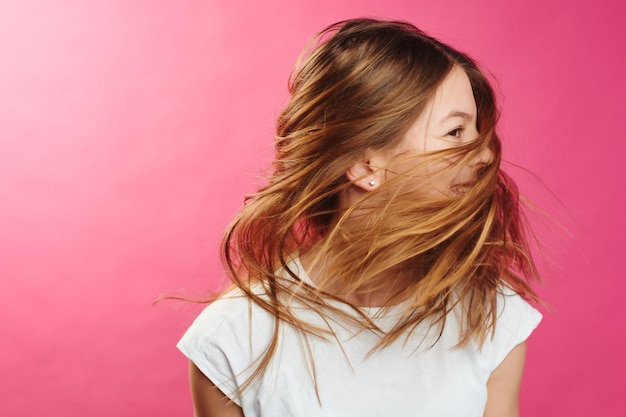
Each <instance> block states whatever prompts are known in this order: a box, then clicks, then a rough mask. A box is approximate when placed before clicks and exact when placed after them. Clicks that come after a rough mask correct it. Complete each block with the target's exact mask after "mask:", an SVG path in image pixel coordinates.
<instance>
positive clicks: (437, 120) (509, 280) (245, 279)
mask: <svg viewBox="0 0 626 417" xmlns="http://www.w3.org/2000/svg"><path fill="white" fill-rule="evenodd" d="M290 93H291V99H290V101H289V103H288V105H287V107H286V108H285V109H284V111H283V112H282V114H281V115H280V117H279V119H278V124H277V136H276V158H275V161H274V164H273V173H272V175H271V176H270V178H269V181H268V184H267V186H265V187H263V188H262V189H260V190H259V191H258V192H257V193H256V194H254V195H252V196H250V197H248V198H247V201H246V204H245V206H244V208H243V209H242V210H241V212H240V213H239V214H238V216H237V217H236V218H235V220H234V221H233V222H232V224H231V225H230V227H229V229H228V230H227V232H226V235H225V238H224V242H223V247H222V254H223V260H224V264H225V267H226V270H227V272H228V274H229V276H230V278H231V280H232V281H233V283H234V285H233V287H232V288H231V289H229V290H228V291H227V292H225V293H224V294H222V295H221V296H220V297H219V298H218V299H217V300H215V301H214V302H213V303H212V304H211V305H210V306H209V307H207V308H206V309H205V310H204V311H203V312H202V313H201V315H200V316H199V317H198V318H197V319H196V321H195V322H194V324H193V325H192V326H191V327H190V329H189V330H188V331H187V333H186V334H185V335H184V337H183V338H182V340H181V341H180V343H179V345H178V347H179V348H180V349H181V350H182V351H183V353H185V355H186V356H187V357H188V358H189V359H190V379H191V389H192V395H193V401H194V405H195V410H196V416H246V417H254V416H298V417H301V416H302V417H303V416H332V417H343V416H360V417H364V416H428V417H433V416H446V417H450V416H454V417H461V416H516V415H518V397H519V387H520V381H521V376H522V368H523V365H524V356H525V340H526V338H527V337H528V336H529V334H530V333H531V332H532V330H533V329H534V328H535V327H536V326H537V324H538V322H539V321H540V319H541V315H540V314H539V313H538V312H537V311H536V310H535V309H534V308H532V307H531V306H530V305H529V304H528V303H527V302H526V301H525V299H526V300H535V301H537V296H536V294H535V293H534V292H533V290H532V289H531V288H530V286H529V285H528V283H527V280H528V279H532V278H536V275H537V274H536V270H535V266H534V263H533V260H532V258H531V256H530V252H529V249H528V244H527V241H526V239H525V236H524V227H523V224H522V217H521V214H520V208H519V202H518V193H517V189H516V187H515V185H514V183H513V182H512V181H511V180H510V179H509V177H507V175H506V174H505V173H504V172H502V171H501V169H500V158H501V151H500V141H499V139H498V137H497V135H496V133H495V128H496V121H497V118H498V115H497V110H496V104H495V100H494V93H493V90H492V88H491V86H490V85H489V82H488V81H487V79H486V78H485V76H484V75H483V74H482V73H481V72H480V70H479V69H478V67H477V65H476V64H475V63H474V61H472V59H470V58H469V57H468V56H467V55H465V54H463V53H461V52H458V51H456V50H455V49H453V48H451V47H450V46H448V45H445V44H443V43H441V42H440V41H438V40H436V39H434V38H432V37H429V36H427V35H426V34H424V33H423V32H421V31H420V30H419V29H417V28H416V27H414V26H412V25H410V24H408V23H402V22H385V21H376V20H368V19H358V20H349V21H345V22H341V23H337V24H335V25H332V26H331V27H329V28H327V29H326V30H324V31H323V32H321V34H320V35H319V37H318V46H316V47H315V48H314V49H313V50H312V51H311V52H310V53H309V55H308V58H306V59H305V60H304V61H303V63H302V64H301V65H300V67H299V68H297V69H296V71H295V72H294V75H293V78H292V80H291V83H290Z"/></svg>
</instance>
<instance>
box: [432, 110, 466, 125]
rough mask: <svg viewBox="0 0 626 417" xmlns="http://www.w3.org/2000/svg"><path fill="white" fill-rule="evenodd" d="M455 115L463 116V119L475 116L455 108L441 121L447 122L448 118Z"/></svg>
mask: <svg viewBox="0 0 626 417" xmlns="http://www.w3.org/2000/svg"><path fill="white" fill-rule="evenodd" d="M454 117H461V118H463V119H465V120H472V118H473V116H472V115H470V114H468V113H465V112H463V111H459V110H453V111H451V112H450V113H448V115H447V116H446V117H444V118H443V119H441V121H440V122H439V123H443V122H445V121H446V120H448V119H452V118H454Z"/></svg>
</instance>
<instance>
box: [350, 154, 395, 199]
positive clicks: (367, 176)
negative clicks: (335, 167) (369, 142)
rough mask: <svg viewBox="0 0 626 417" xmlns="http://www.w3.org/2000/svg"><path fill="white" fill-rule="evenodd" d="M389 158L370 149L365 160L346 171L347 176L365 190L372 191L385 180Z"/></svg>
mask: <svg viewBox="0 0 626 417" xmlns="http://www.w3.org/2000/svg"><path fill="white" fill-rule="evenodd" d="M387 162H388V161H387V158H386V156H385V155H383V154H382V153H379V152H375V151H371V150H368V151H367V152H366V155H365V160H364V161H361V162H357V163H355V164H354V165H352V166H351V167H350V168H349V169H348V170H347V171H346V177H348V180H350V182H351V183H352V184H353V185H356V186H357V187H359V188H361V189H362V190H363V191H372V190H375V189H376V188H378V187H379V186H380V185H381V184H383V183H384V182H385V177H386V175H385V167H386V166H387Z"/></svg>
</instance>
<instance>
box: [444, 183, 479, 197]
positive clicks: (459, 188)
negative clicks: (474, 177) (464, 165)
mask: <svg viewBox="0 0 626 417" xmlns="http://www.w3.org/2000/svg"><path fill="white" fill-rule="evenodd" d="M474 185H475V183H474V182H466V183H462V184H454V185H453V186H451V187H450V191H451V192H452V194H454V195H457V196H464V195H465V194H467V193H468V192H469V191H470V190H471V189H472V187H474Z"/></svg>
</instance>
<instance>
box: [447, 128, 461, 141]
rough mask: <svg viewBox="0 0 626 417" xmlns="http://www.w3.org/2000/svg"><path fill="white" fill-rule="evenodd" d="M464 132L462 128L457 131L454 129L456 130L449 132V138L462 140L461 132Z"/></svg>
mask: <svg viewBox="0 0 626 417" xmlns="http://www.w3.org/2000/svg"><path fill="white" fill-rule="evenodd" d="M462 131H463V129H462V128H460V127H457V128H456V129H454V130H452V131H450V132H448V136H452V137H453V138H456V139H460V138H461V132H462Z"/></svg>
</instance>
